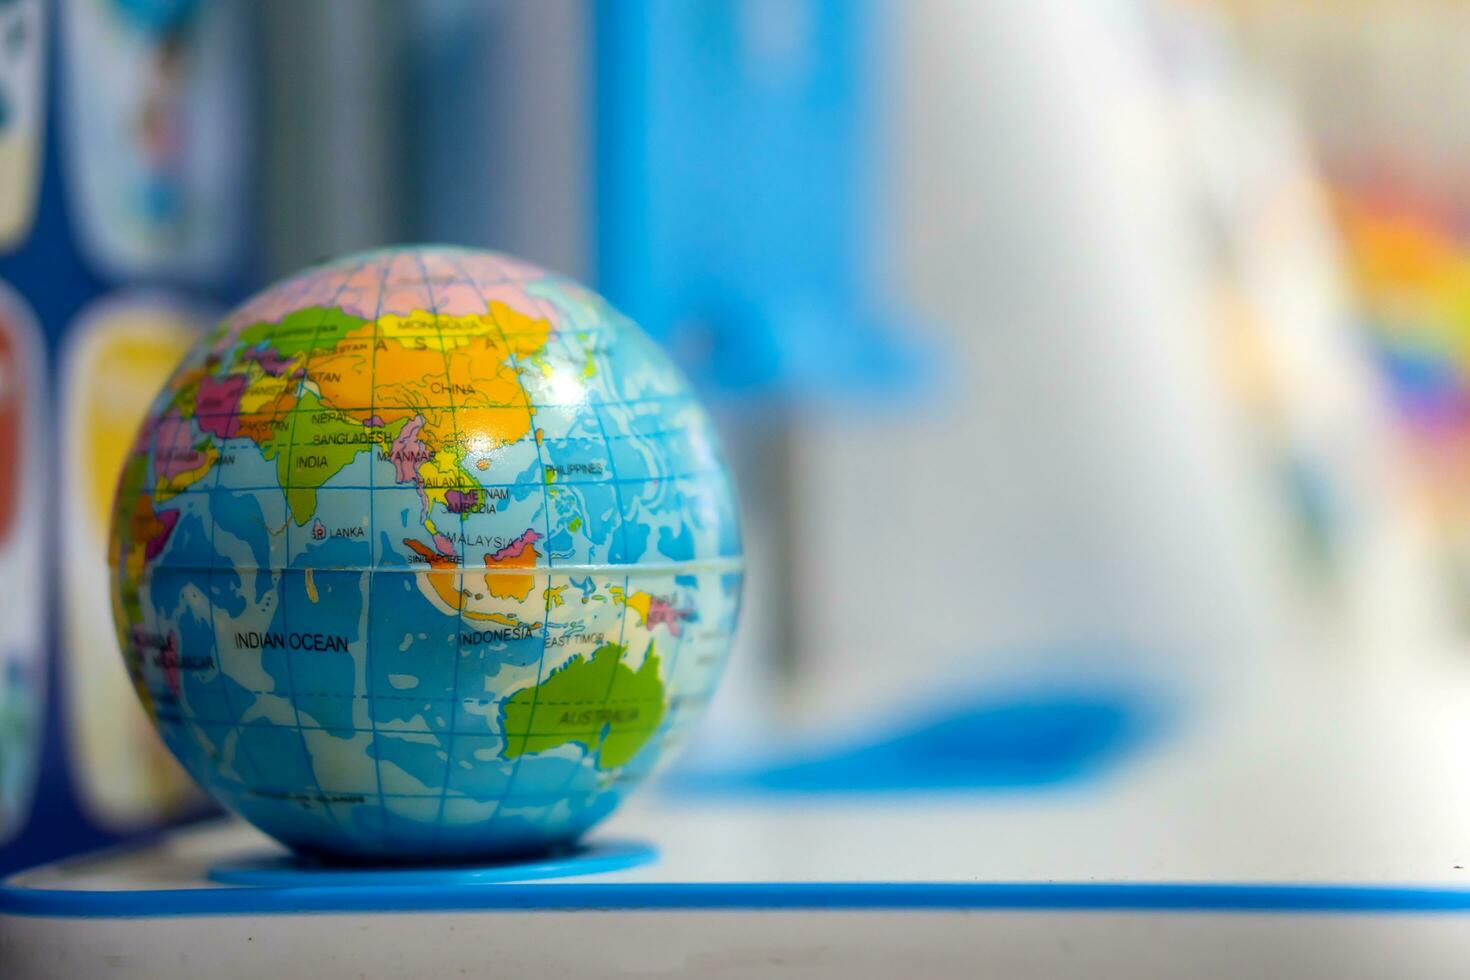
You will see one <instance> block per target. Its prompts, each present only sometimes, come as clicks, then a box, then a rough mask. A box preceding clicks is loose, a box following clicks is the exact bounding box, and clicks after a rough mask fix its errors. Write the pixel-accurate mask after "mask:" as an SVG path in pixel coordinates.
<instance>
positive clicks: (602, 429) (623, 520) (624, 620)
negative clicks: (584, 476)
mask: <svg viewBox="0 0 1470 980" xmlns="http://www.w3.org/2000/svg"><path fill="white" fill-rule="evenodd" d="M559 339H561V341H562V346H563V347H568V345H567V342H566V339H565V338H559ZM570 353H571V351H570V348H569V347H568V355H569V356H570ZM587 356H588V357H589V358H591V359H592V361H593V363H596V360H597V359H596V357H594V356H593V355H592V354H590V353H589V354H588V355H587ZM602 368H603V371H604V377H606V373H605V372H606V371H607V365H606V364H603V365H602ZM589 404H590V405H591V407H592V417H593V418H594V419H596V420H597V431H598V432H599V433H600V434H601V435H602V448H603V451H604V452H606V453H607V470H608V472H609V473H610V474H612V488H613V503H614V504H616V505H617V508H618V540H619V541H620V542H621V544H622V556H623V560H624V561H625V562H626V561H627V560H628V515H627V513H626V511H624V510H623V494H622V491H621V490H619V489H618V467H617V463H615V462H614V461H613V453H612V444H611V443H609V442H608V439H607V425H606V424H605V423H604V422H603V418H602V408H601V400H600V399H599V400H598V401H591V399H589ZM609 557H611V556H609ZM630 579H631V575H629V574H628V573H627V572H624V573H623V615H622V616H621V617H620V618H619V620H618V659H617V662H616V663H614V664H613V669H612V670H611V671H610V672H609V674H608V679H607V690H605V691H603V692H602V704H604V705H605V704H608V703H609V701H610V699H611V698H612V692H613V687H614V686H615V685H616V684H617V682H618V668H619V667H620V666H622V664H623V658H624V657H625V656H626V655H627V652H628V646H627V639H626V637H627V634H628V600H629V598H630V597H629V595H628V585H629V581H630ZM649 635H650V638H651V637H652V630H650V631H649ZM650 642H652V640H651V639H650ZM532 718H533V719H534V718H535V716H534V715H533V716H532ZM608 727H609V729H610V727H611V726H608ZM599 731H600V729H599ZM609 734H611V731H609ZM624 734H631V733H630V732H628V731H626V730H625V731H624ZM603 741H606V739H603ZM601 750H602V746H601V745H600V744H599V745H598V746H597V748H596V751H597V752H601ZM593 752H594V749H593V747H592V744H591V743H590V742H589V743H588V746H587V752H586V755H587V757H588V758H589V759H590V758H591V756H592V755H593ZM595 765H596V764H595V763H594V766H595ZM577 775H578V770H576V769H573V770H572V771H571V772H570V773H568V774H567V778H566V780H565V781H564V782H563V783H562V786H561V793H562V794H565V793H566V792H567V790H568V789H569V788H571V785H572V781H573V780H574V779H576V778H577Z"/></svg>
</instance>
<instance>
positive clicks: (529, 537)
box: [485, 527, 541, 600]
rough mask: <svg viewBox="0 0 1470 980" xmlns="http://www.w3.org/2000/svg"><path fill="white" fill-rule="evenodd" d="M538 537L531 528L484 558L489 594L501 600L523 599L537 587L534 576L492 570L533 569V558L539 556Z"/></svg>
mask: <svg viewBox="0 0 1470 980" xmlns="http://www.w3.org/2000/svg"><path fill="white" fill-rule="evenodd" d="M540 538H541V535H539V534H537V533H536V531H535V529H534V528H529V527H528V528H526V533H524V534H522V535H521V536H520V537H518V538H516V539H515V540H514V541H512V542H511V543H510V544H508V545H506V546H505V547H504V548H501V549H500V550H499V551H497V552H495V553H493V554H487V555H486V556H485V588H486V590H487V591H488V592H489V593H490V594H491V595H493V596H496V597H497V598H501V599H519V600H524V599H525V598H526V596H528V595H530V594H531V590H532V589H534V588H535V587H536V576H535V575H503V574H500V573H499V572H497V571H495V569H500V568H535V567H536V559H537V558H538V557H540V555H539V554H538V553H537V551H536V542H537V541H538V540H540Z"/></svg>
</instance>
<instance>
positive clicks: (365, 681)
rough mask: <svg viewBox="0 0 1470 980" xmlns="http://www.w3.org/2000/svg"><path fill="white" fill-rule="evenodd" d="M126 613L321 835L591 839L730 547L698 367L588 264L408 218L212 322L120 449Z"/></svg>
mask: <svg viewBox="0 0 1470 980" xmlns="http://www.w3.org/2000/svg"><path fill="white" fill-rule="evenodd" d="M110 554H111V559H112V562H113V568H114V576H113V581H114V595H113V598H114V605H115V613H116V620H117V626H118V632H119V637H120V641H121V646H122V650H123V656H124V659H125V660H126V663H127V666H128V670H129V672H130V674H131V677H132V680H133V683H134V685H135V687H136V689H137V692H138V695H139V697H141V698H142V700H143V703H144V705H145V707H146V708H147V710H148V712H149V714H150V715H151V717H152V718H153V720H154V722H155V723H156V725H157V727H158V730H159V732H160V733H161V734H162V736H163V739H164V741H165V742H166V743H167V745H168V747H169V748H170V749H171V750H172V751H173V753H174V754H175V755H176V756H177V757H178V758H179V760H180V762H182V763H183V765H184V766H185V768H187V769H188V771H189V772H190V773H191V774H192V775H193V777H194V778H195V779H196V780H198V781H199V783H200V784H201V785H203V786H204V787H205V788H206V789H207V790H208V791H209V792H210V793H211V794H212V795H213V796H214V797H215V798H216V799H217V800H219V801H220V802H221V803H222V804H224V805H225V806H226V807H228V808H229V809H231V810H233V811H235V812H236V813H238V814H240V815H241V816H243V817H245V818H246V819H247V820H249V821H250V822H252V823H254V824H255V825H256V826H257V827H259V828H261V829H262V830H264V831H266V832H267V833H269V834H271V835H272V836H274V837H276V838H278V839H279V840H281V841H283V842H284V843H286V844H288V845H290V846H291V847H292V848H294V849H296V850H297V851H299V852H303V853H306V854H311V855H317V856H322V857H329V858H338V859H348V860H352V859H356V860H364V861H401V862H409V861H433V860H463V859H475V858H494V857H497V856H512V855H517V854H524V853H529V852H533V851H537V850H541V849H545V848H552V847H556V846H558V845H564V844H568V843H570V842H572V841H573V840H575V838H577V836H578V835H579V834H581V833H582V832H583V831H584V830H586V829H587V828H588V827H589V826H591V825H592V824H593V823H595V822H596V821H598V820H599V819H600V818H602V817H604V816H606V815H607V814H608V813H609V812H610V811H611V810H613V808H614V807H616V806H617V805H618V802H619V800H621V799H622V797H623V796H624V795H625V794H626V793H628V792H629V790H631V789H632V788H633V787H634V786H636V785H637V784H638V783H639V782H640V781H641V780H642V779H643V778H644V777H645V776H647V775H648V774H649V772H650V771H651V770H652V769H654V768H655V766H656V765H657V764H658V763H659V762H660V761H661V760H663V759H665V758H667V757H668V756H669V754H670V750H671V749H672V748H673V747H674V746H675V745H677V744H678V743H679V741H680V740H681V739H682V738H683V737H684V735H685V734H686V733H687V732H688V730H689V728H690V726H691V725H692V723H694V722H695V720H696V719H697V717H698V715H699V714H700V711H701V709H702V707H703V706H704V704H705V703H706V702H707V701H708V700H709V698H710V695H711V692H712V690H713V688H714V686H715V684H716V681H717V680H718V678H719V675H720V671H721V668H722V665H723V662H724V659H725V657H726V654H727V652H728V649H729V645H730V638H731V632H732V630H733V628H734V624H735V619H736V613H737V610H738V606H739V596H740V586H741V576H742V563H741V557H740V555H741V551H740V540H739V532H738V527H737V519H736V507H735V500H734V495H733V491H732V488H731V481H730V477H729V474H728V472H727V470H726V467H725V465H724V463H723V461H722V459H721V456H720V451H719V448H718V446H717V442H716V438H715V434H714V431H713V429H712V427H711V424H710V420H709V418H708V416H707V415H706V414H705V412H704V411H703V409H702V408H701V406H700V404H699V402H698V401H697V400H696V398H695V396H694V395H693V394H692V393H691V391H690V390H689V387H688V386H687V384H686V382H685V381H684V380H683V378H682V377H681V375H680V374H679V372H678V371H677V370H676V369H675V368H674V367H673V365H672V364H671V363H670V362H669V360H668V359H667V358H666V357H665V356H664V355H663V354H662V353H661V352H660V350H659V349H658V348H657V347H656V346H655V345H654V344H653V343H652V342H651V341H650V340H649V339H648V337H647V336H645V335H644V334H643V333H642V332H641V331H640V330H639V329H638V328H637V326H635V325H634V324H633V323H632V322H630V321H629V320H628V319H626V318H625V317H623V316H621V315H619V314H618V313H617V312H616V311H614V310H613V309H612V308H611V307H609V306H608V304H607V303H606V302H605V301H604V300H603V299H602V298H601V297H599V296H597V295H596V294H594V293H592V292H590V291H589V290H587V289H585V288H583V287H581V286H579V285H577V284H576V283H574V282H571V281H569V280H567V279H565V278H562V277H560V276H557V275H553V274H551V273H548V272H546V271H543V270H541V269H538V268H536V267H535V266H532V265H530V264H527V263H525V262H522V261H519V260H517V259H513V258H510V257H508V256H504V255H499V254H494V253H489V252H482V251H473V250H462V249H453V248H429V247H422V248H414V247H409V248H397V249H389V250H386V251H379V252H373V253H368V254H361V255H355V256H352V257H349V258H346V259H342V260H340V261H336V262H332V263H329V264H326V265H323V266H319V267H317V268H313V269H310V270H308V271H306V272H303V273H301V274H300V275H298V276H296V277H295V278H292V279H289V280H286V281H285V282H282V283H280V284H278V285H276V286H273V287H271V288H270V289H268V290H266V291H265V292H263V293H261V294H259V295H257V296H256V297H254V298H253V299H251V300H249V301H248V302H246V303H245V304H244V305H243V306H241V307H240V308H239V309H237V310H236V311H235V312H233V313H232V314H231V315H230V316H228V317H227V318H226V319H225V321H224V322H223V323H221V324H220V325H219V326H218V327H217V328H216V329H215V330H214V331H213V332H212V333H211V334H209V335H208V336H207V337H205V338H204V339H202V340H201V342H200V343H199V344H198V345H197V346H196V348H195V349H194V350H193V351H192V352H191V353H190V354H189V355H188V357H187V358H186V359H185V360H184V362H183V364H182V365H181V366H180V367H179V368H178V369H177V370H176V371H175V372H174V374H173V376H172V377H171V378H170V380H169V381H168V383H167V385H166V386H165V388H164V390H163V391H162V392H161V393H160V394H159V395H158V398H157V400H156V401H155V402H154V404H153V406H152V408H151V410H150V412H149V415H148V417H147V419H146V421H145V422H144V424H143V426H142V429H141V431H140V432H139V434H138V437H137V440H136V443H135V445H134V446H133V448H132V451H131V453H130V455H129V457H128V461H127V463H126V467H125V469H124V472H123V474H122V477H121V482H120V486H119V490H118V494H117V503H116V510H115V516H114V520H113V529H112V540H111V551H110Z"/></svg>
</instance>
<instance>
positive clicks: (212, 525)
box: [179, 430, 269, 783]
mask: <svg viewBox="0 0 1470 980" xmlns="http://www.w3.org/2000/svg"><path fill="white" fill-rule="evenodd" d="M226 431H228V430H226ZM220 478H221V475H220V466H219V464H218V463H217V462H216V464H215V470H214V483H215V486H214V491H215V492H218V490H219V482H220ZM205 504H206V510H207V511H209V561H210V568H209V571H208V573H207V574H206V575H205V581H206V583H208V586H209V596H208V599H209V632H210V639H212V640H213V641H214V669H215V671H216V672H217V679H218V681H219V685H220V694H221V695H223V696H224V699H225V708H226V709H228V711H229V712H230V717H231V719H233V720H232V721H231V723H230V724H231V726H232V727H233V728H234V730H235V747H236V748H237V749H238V750H240V751H242V752H244V753H245V760H246V761H247V762H249V763H250V768H251V769H254V770H255V778H256V779H257V780H258V781H260V782H262V783H263V782H265V776H264V774H263V773H262V772H261V770H260V763H259V762H257V761H256V760H255V755H254V753H252V752H251V751H250V747H249V745H248V744H247V743H246V740H245V733H244V731H243V730H242V729H243V726H242V725H241V724H240V715H239V713H238V712H236V711H235V703H234V699H233V698H231V697H230V686H229V680H230V676H229V675H228V674H226V673H225V662H224V659H223V657H222V656H221V655H220V642H219V617H218V616H217V615H216V610H215V607H214V575H215V572H216V569H215V567H214V562H215V560H216V559H217V558H218V557H219V550H218V548H217V546H216V533H215V532H217V531H218V530H219V521H218V520H216V519H215V515H214V513H213V511H214V493H213V492H212V493H211V494H210V495H209V496H208V497H207V498H206V499H205ZM267 533H269V532H267ZM255 574H257V575H259V574H260V571H259V570H257V571H256V573H255ZM179 688H180V690H182V689H183V683H182V681H181V682H180V684H179Z"/></svg>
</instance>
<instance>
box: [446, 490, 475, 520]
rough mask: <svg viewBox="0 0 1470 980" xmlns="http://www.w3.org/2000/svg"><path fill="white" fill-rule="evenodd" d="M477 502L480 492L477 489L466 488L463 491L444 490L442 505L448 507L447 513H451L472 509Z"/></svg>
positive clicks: (460, 512)
mask: <svg viewBox="0 0 1470 980" xmlns="http://www.w3.org/2000/svg"><path fill="white" fill-rule="evenodd" d="M479 502H480V492H479V491H478V490H466V491H464V492H460V491H458V490H446V491H444V505H445V506H446V507H448V508H449V513H451V514H463V513H465V512H466V511H471V510H474V509H475V505H476V504H478V503H479Z"/></svg>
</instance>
